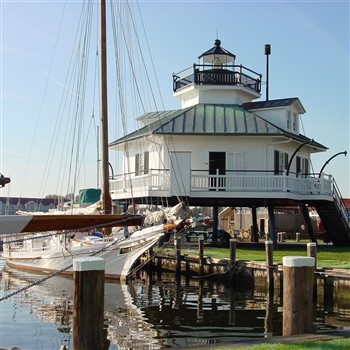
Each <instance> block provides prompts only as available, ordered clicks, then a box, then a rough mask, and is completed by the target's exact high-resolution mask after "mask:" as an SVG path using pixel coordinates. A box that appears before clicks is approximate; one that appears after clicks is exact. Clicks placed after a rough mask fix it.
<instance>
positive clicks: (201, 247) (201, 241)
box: [198, 238, 204, 276]
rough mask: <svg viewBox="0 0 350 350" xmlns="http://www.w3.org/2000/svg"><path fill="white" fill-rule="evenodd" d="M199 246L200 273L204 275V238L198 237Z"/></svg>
mask: <svg viewBox="0 0 350 350" xmlns="http://www.w3.org/2000/svg"><path fill="white" fill-rule="evenodd" d="M198 248H199V275H200V276H202V275H203V272H204V266H203V265H204V239H203V238H199V239H198Z"/></svg>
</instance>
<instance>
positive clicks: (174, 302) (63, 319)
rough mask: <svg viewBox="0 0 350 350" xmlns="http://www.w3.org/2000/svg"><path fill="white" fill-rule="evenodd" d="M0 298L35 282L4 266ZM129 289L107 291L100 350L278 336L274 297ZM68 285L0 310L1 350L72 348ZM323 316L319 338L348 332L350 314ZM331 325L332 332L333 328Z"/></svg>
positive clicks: (188, 287)
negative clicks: (338, 331)
mask: <svg viewBox="0 0 350 350" xmlns="http://www.w3.org/2000/svg"><path fill="white" fill-rule="evenodd" d="M0 271H1V296H3V295H4V294H8V293H9V292H11V291H14V290H18V289H20V288H22V287H24V286H26V285H28V284H29V283H32V282H33V281H35V280H38V279H39V278H40V277H41V275H37V274H30V273H25V272H21V271H17V270H14V269H10V268H8V267H6V266H4V263H3V261H0ZM140 277H141V278H138V279H135V280H132V281H130V282H129V284H128V285H121V284H119V283H117V282H111V283H106V285H105V324H104V328H105V344H104V349H133V350H141V349H142V350H146V349H152V350H153V349H163V348H183V347H189V346H202V345H208V344H219V343H226V342H230V341H233V340H237V339H240V338H245V337H258V338H259V337H270V336H276V335H281V331H282V311H281V304H280V303H281V300H280V298H279V296H278V293H276V292H275V293H274V295H273V296H269V295H267V294H266V292H265V288H262V287H259V286H255V289H252V288H251V287H248V286H246V287H245V286H244V285H238V286H236V287H235V288H234V289H230V288H229V287H228V286H225V285H223V284H218V283H214V282H208V281H203V280H200V279H186V278H185V277H183V278H182V279H181V281H179V280H176V279H175V277H174V275H173V274H162V275H161V276H159V275H153V277H152V279H149V278H148V277H147V275H146V274H143V275H142V276H140ZM72 290H73V282H72V279H71V278H68V277H61V276H56V277H53V278H50V279H49V280H47V281H46V282H44V283H42V284H40V285H36V286H33V287H32V288H30V289H28V290H27V291H24V292H22V293H20V294H17V295H15V296H13V297H11V298H10V299H6V300H5V301H3V302H2V303H1V304H0V308H1V309H0V311H1V320H0V322H1V334H0V346H2V347H8V348H9V347H11V346H18V347H19V348H21V349H44V350H49V349H60V347H61V346H62V345H65V346H66V347H67V348H68V349H72V348H73V346H72V345H73V344H72V343H73V337H72V314H73V305H72ZM347 307H348V309H347V308H346V307H345V308H340V309H339V307H334V304H333V306H332V310H330V309H329V308H328V309H327V312H325V307H324V305H323V304H322V303H321V304H320V305H318V307H317V310H316V316H315V324H316V325H317V329H318V330H324V329H328V330H329V329H339V328H344V327H350V309H349V308H350V307H349V306H347ZM332 322H333V324H332Z"/></svg>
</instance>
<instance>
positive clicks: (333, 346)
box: [212, 338, 350, 350]
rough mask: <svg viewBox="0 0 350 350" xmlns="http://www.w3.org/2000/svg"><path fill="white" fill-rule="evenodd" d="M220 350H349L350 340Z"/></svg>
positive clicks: (231, 347) (222, 349) (223, 348)
mask: <svg viewBox="0 0 350 350" xmlns="http://www.w3.org/2000/svg"><path fill="white" fill-rule="evenodd" d="M212 349H215V348H212ZM217 349H220V350H247V349H249V350H304V349H306V350H308V349H310V350H348V349H350V339H349V338H341V339H334V340H325V341H316V342H300V343H289V344H281V343H275V344H271V343H266V344H260V345H246V346H238V347H237V346H224V347H220V348H217Z"/></svg>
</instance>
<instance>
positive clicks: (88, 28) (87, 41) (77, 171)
mask: <svg viewBox="0 0 350 350" xmlns="http://www.w3.org/2000/svg"><path fill="white" fill-rule="evenodd" d="M89 15H90V18H89V19H88V21H87V23H86V32H85V36H84V43H85V45H84V47H85V49H84V51H83V52H84V54H83V57H82V60H83V63H84V64H82V68H83V69H82V75H81V77H82V84H81V89H82V93H81V99H82V101H85V99H86V87H87V84H86V82H87V73H88V60H87V59H86V57H85V56H87V55H88V53H89V51H90V43H91V21H92V16H91V15H92V13H91V12H90V14H89ZM84 111H85V104H84V103H82V108H81V109H80V113H79V118H78V120H79V127H78V130H77V131H78V141H77V144H78V148H77V151H76V162H75V176H74V189H76V187H77V182H78V179H79V176H80V173H81V168H82V164H83V160H84V154H85V152H84V150H85V148H86V144H87V137H88V135H89V130H90V127H91V121H92V120H91V119H90V124H89V128H88V132H87V136H86V140H85V146H84V145H83V141H82V134H83V128H84ZM81 146H83V150H82V154H80V152H81ZM79 158H81V159H80V161H79ZM79 164H80V166H79ZM74 192H75V191H74Z"/></svg>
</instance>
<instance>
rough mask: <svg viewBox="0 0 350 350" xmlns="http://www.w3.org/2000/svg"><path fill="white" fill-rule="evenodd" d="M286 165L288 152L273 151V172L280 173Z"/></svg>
mask: <svg viewBox="0 0 350 350" xmlns="http://www.w3.org/2000/svg"><path fill="white" fill-rule="evenodd" d="M287 166H288V153H285V152H280V151H275V154H274V174H275V175H282V174H283V171H284V170H286V169H287Z"/></svg>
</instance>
